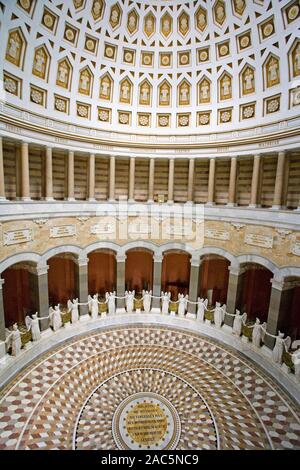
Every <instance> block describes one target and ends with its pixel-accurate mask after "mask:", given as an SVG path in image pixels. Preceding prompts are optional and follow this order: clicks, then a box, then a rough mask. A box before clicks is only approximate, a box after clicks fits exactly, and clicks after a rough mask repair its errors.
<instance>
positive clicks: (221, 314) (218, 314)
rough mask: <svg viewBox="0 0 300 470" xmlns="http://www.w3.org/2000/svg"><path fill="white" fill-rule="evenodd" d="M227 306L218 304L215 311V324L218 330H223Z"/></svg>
mask: <svg viewBox="0 0 300 470" xmlns="http://www.w3.org/2000/svg"><path fill="white" fill-rule="evenodd" d="M225 312H226V305H223V307H221V304H220V302H216V307H215V310H214V324H215V325H216V327H217V328H221V326H222V324H223V322H224V320H225Z"/></svg>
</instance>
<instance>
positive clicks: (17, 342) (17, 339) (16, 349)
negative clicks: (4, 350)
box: [10, 323, 22, 356]
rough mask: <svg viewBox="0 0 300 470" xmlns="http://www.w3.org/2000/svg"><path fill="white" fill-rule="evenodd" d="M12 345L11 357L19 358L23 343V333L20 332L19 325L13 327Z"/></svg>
mask: <svg viewBox="0 0 300 470" xmlns="http://www.w3.org/2000/svg"><path fill="white" fill-rule="evenodd" d="M10 344H11V355H12V356H17V355H18V354H19V353H20V351H21V347H22V341H21V333H20V331H19V328H18V325H17V323H15V324H14V325H13V330H12V333H11V337H10Z"/></svg>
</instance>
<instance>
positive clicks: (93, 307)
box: [88, 294, 99, 320]
mask: <svg viewBox="0 0 300 470" xmlns="http://www.w3.org/2000/svg"><path fill="white" fill-rule="evenodd" d="M88 304H89V312H90V313H91V317H92V319H93V320H96V319H97V318H98V314H99V308H98V294H94V295H93V297H91V296H90V295H89V296H88Z"/></svg>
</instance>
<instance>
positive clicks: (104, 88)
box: [100, 77, 111, 100]
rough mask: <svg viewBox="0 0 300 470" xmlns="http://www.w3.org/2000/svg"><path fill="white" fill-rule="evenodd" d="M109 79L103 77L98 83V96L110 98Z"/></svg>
mask: <svg viewBox="0 0 300 470" xmlns="http://www.w3.org/2000/svg"><path fill="white" fill-rule="evenodd" d="M110 93H111V81H110V79H109V78H108V77H103V78H102V80H101V84H100V98H103V99H105V100H109V99H110Z"/></svg>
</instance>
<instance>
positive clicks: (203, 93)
mask: <svg viewBox="0 0 300 470" xmlns="http://www.w3.org/2000/svg"><path fill="white" fill-rule="evenodd" d="M209 102H210V81H209V80H208V79H207V78H205V77H204V78H203V79H202V80H201V81H200V82H199V104H204V103H209Z"/></svg>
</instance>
